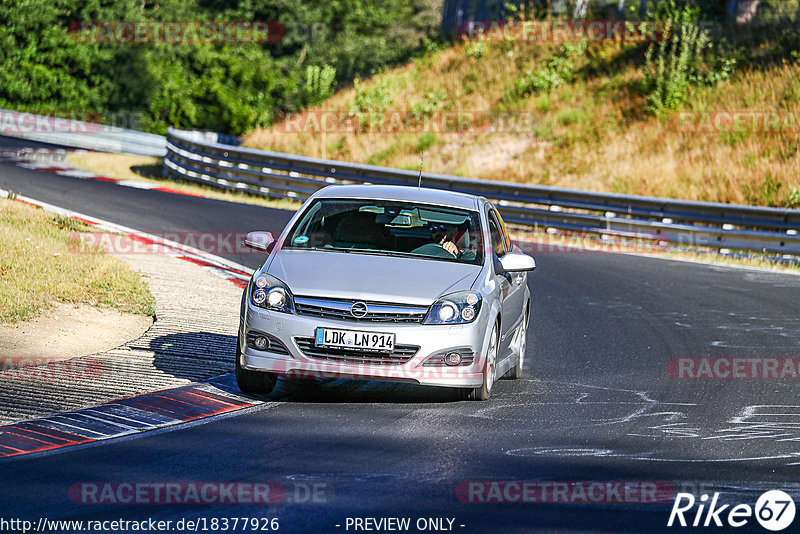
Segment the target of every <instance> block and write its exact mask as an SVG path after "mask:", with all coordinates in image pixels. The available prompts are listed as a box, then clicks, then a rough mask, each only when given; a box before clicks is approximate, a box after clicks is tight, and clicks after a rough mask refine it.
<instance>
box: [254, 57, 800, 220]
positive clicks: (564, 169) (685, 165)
mask: <svg viewBox="0 0 800 534" xmlns="http://www.w3.org/2000/svg"><path fill="white" fill-rule="evenodd" d="M626 46H627V48H626ZM475 50H476V49H475V45H474V44H467V45H464V44H457V45H454V46H452V47H450V48H447V49H445V50H442V51H440V52H438V53H436V54H434V55H432V56H428V57H426V58H423V59H421V60H418V61H417V62H416V63H412V64H408V65H405V66H402V67H399V68H396V69H393V70H391V71H388V72H385V73H382V74H380V75H377V76H375V77H374V78H372V79H370V80H369V81H367V82H364V83H363V84H362V85H363V87H366V90H367V91H371V90H375V89H376V88H382V90H383V92H384V93H386V94H388V95H389V96H388V98H387V99H386V100H387V103H386V106H387V107H388V109H389V110H392V111H393V112H396V113H397V114H399V115H400V116H404V117H405V116H408V114H409V113H411V112H412V110H413V109H414V106H417V105H420V104H422V103H423V102H425V101H426V95H429V94H431V93H432V92H434V93H435V92H438V93H440V94H443V95H445V96H446V101H445V103H444V106H445V107H446V108H448V107H449V109H451V110H466V111H470V112H476V111H477V112H480V113H482V114H485V115H486V116H488V117H497V116H498V114H501V113H504V112H509V113H516V114H517V117H518V118H519V119H520V122H519V124H528V125H529V127H528V128H526V129H524V130H523V131H512V132H508V131H505V132H502V131H501V132H495V133H486V132H474V133H443V132H432V133H413V132H401V133H382V132H360V133H353V132H344V133H341V132H327V133H326V132H319V131H315V130H312V131H310V132H308V133H286V131H285V130H286V125H285V124H277V125H275V126H274V127H272V128H269V129H262V130H258V131H254V132H252V133H251V134H250V135H249V136H248V137H247V138H246V142H245V144H246V145H247V146H251V147H258V148H264V149H268V150H275V151H280V152H289V153H294V154H302V155H307V156H313V157H323V158H332V159H342V160H349V161H356V162H363V163H373V164H378V165H386V166H390V167H397V168H404V169H415V168H417V166H418V165H419V152H420V149H421V148H425V169H426V170H427V171H429V172H439V173H448V174H457V175H462V176H472V177H478V178H488V179H497V180H511V181H519V182H526V183H533V184H544V185H555V186H562V187H571V188H577V189H588V190H595V191H612V192H619V193H630V194H641V195H655V196H664V197H673V198H684V199H692V200H707V201H717V202H735V203H745V204H763V205H776V206H783V205H795V204H800V191H797V190H798V189H800V177H798V173H799V171H800V150H799V149H798V144H799V142H800V134H798V133H780V134H764V133H761V132H750V133H743V134H737V135H731V134H723V133H716V134H687V133H681V132H680V131H679V129H678V127H677V123H676V120H667V121H661V120H658V119H655V118H651V117H648V116H647V115H646V114H645V113H644V111H643V109H644V97H643V96H642V95H641V94H640V93H639V91H638V90H637V84H638V81H639V80H640V78H641V71H640V69H639V68H638V67H637V66H636V64H635V63H634V61H632V60H631V59H630V57H631V56H635V54H636V53H637V51H636V50H632V49H631V48H630V46H629V45H618V44H603V45H591V46H590V48H589V50H588V54H586V55H585V57H582V58H580V59H579V60H577V64H576V65H575V67H576V69H577V72H578V76H577V77H576V79H575V80H574V81H572V82H568V83H566V84H564V85H562V86H560V87H557V88H556V89H554V90H553V91H552V92H551V93H550V94H549V95H548V94H542V95H529V96H527V97H522V98H509V91H511V90H512V88H513V85H514V81H515V80H516V79H518V78H519V77H521V76H523V75H524V74H525V73H529V72H535V71H536V70H537V69H539V68H541V66H542V65H543V64H544V62H545V61H547V60H548V59H549V58H551V57H552V56H553V54H554V53H556V51H557V47H556V46H555V45H550V46H542V45H541V44H535V43H522V42H500V43H496V42H495V43H485V44H484V45H483V47H482V50H481V51H482V55H481V54H480V53H476V51H475ZM638 53H640V51H639V52H638ZM597 65H601V68H597ZM602 66H604V67H602ZM798 80H800V63H799V62H798V61H796V60H795V61H793V62H791V63H789V62H784V63H783V64H773V65H771V66H768V67H763V66H762V67H761V70H744V71H741V72H739V73H737V75H736V76H735V78H734V79H733V80H731V81H729V82H725V83H722V84H720V85H718V86H717V87H715V88H713V89H702V90H699V91H696V92H695V93H694V94H693V95H692V98H691V99H690V101H689V102H688V103H687V104H686V105H685V106H684V109H685V110H694V111H708V110H727V111H742V110H752V111H773V110H780V111H783V112H788V113H791V114H792V115H793V116H794V117H795V118H796V119H797V120H798V121H800V84H798ZM355 97H356V90H355V89H354V88H349V89H345V90H343V91H340V92H339V93H337V94H336V95H334V96H333V97H331V98H330V99H329V100H328V101H326V102H325V103H324V104H322V105H321V106H320V107H318V108H315V109H312V110H309V111H307V112H305V113H306V114H313V113H318V112H320V111H323V110H324V111H330V110H338V111H347V110H349V109H351V108H352V106H353V103H354V99H355ZM303 124H305V123H303ZM793 190H794V191H797V192H796V193H795V194H794V197H792V192H793ZM790 198H793V200H790ZM797 207H800V205H798V206H797Z"/></svg>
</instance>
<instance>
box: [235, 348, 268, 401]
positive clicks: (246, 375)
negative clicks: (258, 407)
mask: <svg viewBox="0 0 800 534" xmlns="http://www.w3.org/2000/svg"><path fill="white" fill-rule="evenodd" d="M240 347H241V345H240V343H239V340H238V339H237V340H236V385H238V386H239V390H240V391H241V392H242V393H247V394H250V395H268V394H270V393H272V390H273V389H275V384H276V383H277V382H278V376H277V375H276V374H275V373H267V372H261V371H250V370H248V369H245V368H244V367H242V351H241V348H240Z"/></svg>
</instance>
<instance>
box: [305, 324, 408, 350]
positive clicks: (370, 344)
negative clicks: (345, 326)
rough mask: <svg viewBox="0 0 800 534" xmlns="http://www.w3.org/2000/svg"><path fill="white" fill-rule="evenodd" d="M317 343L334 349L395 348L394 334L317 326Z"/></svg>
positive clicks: (319, 345)
mask: <svg viewBox="0 0 800 534" xmlns="http://www.w3.org/2000/svg"><path fill="white" fill-rule="evenodd" d="M315 344H316V345H317V346H318V347H328V348H333V349H351V350H363V351H373V352H392V351H393V350H394V334H382V333H380V332H362V331H359V330H339V329H337V328H317V330H316V339H315Z"/></svg>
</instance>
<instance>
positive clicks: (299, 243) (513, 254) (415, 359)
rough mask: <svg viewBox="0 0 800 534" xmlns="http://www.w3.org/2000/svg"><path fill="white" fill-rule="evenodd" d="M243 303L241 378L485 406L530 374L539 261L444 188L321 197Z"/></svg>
mask: <svg viewBox="0 0 800 534" xmlns="http://www.w3.org/2000/svg"><path fill="white" fill-rule="evenodd" d="M245 244H246V245H248V246H250V247H252V248H255V249H258V250H264V251H266V252H268V254H269V255H268V257H267V260H266V261H265V262H264V264H263V266H262V267H261V268H260V269H259V270H258V271H256V272H255V274H253V277H252V280H251V281H250V284H249V285H248V287H247V288H246V289H245V291H244V295H243V297H242V307H241V317H240V324H239V340H238V347H237V355H236V379H237V382H238V385H239V388H240V389H241V390H242V391H243V392H245V393H269V392H270V391H271V390H272V389H273V388H274V386H275V383H276V380H277V376H278V375H284V376H286V377H288V378H303V377H319V376H323V377H336V378H355V379H367V380H381V381H403V382H408V383H413V384H420V385H425V386H446V387H451V388H459V390H460V392H461V393H462V395H463V398H470V399H478V400H485V399H488V398H489V397H490V395H491V394H492V388H493V387H494V384H495V382H496V380H497V379H498V378H500V377H502V376H504V375H508V376H509V377H510V378H520V377H521V376H522V366H523V364H524V358H525V340H526V331H527V326H528V318H529V317H530V311H531V296H530V290H529V289H528V284H527V271H532V270H533V269H535V268H536V263H535V262H534V260H533V258H531V257H530V256H527V255H525V254H523V253H522V252H520V250H519V248H518V247H517V246H515V245H513V244H512V243H511V241H510V239H509V237H508V232H507V230H506V227H505V224H504V223H503V220H502V218H501V217H500V214H499V213H498V212H497V209H495V207H494V206H493V205H492V204H491V203H490V202H489V201H487V200H486V199H485V198H482V197H476V196H472V195H465V194H460V193H453V192H449V191H441V190H435V189H425V188H421V189H420V188H415V187H403V186H378V185H346V186H330V187H326V188H325V189H322V190H321V191H319V192H317V193H316V194H314V195H313V196H311V197H310V198H309V199H308V201H306V203H305V204H304V205H303V207H302V208H301V209H300V210H299V211H298V212H297V213H296V214H295V215H294V217H293V218H292V219H291V221H290V222H289V224H288V225H287V226H286V229H285V230H284V231H283V233H282V234H281V235H280V237H278V238H277V239H273V236H272V234H270V233H269V232H251V233H250V234H248V236H247V238H246V239H245Z"/></svg>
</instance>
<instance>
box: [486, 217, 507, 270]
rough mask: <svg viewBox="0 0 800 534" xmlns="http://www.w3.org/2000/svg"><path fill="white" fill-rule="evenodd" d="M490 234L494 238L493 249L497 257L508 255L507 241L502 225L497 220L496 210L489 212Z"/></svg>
mask: <svg viewBox="0 0 800 534" xmlns="http://www.w3.org/2000/svg"><path fill="white" fill-rule="evenodd" d="M488 219H489V234H491V238H492V248H493V249H494V253H495V254H497V257H498V258H499V257H502V256H503V255H504V254H505V253H506V250H507V249H506V239H505V237H504V235H503V229H502V225H501V223H500V221H499V219H498V218H497V213H495V211H494V210H491V209H490V210H489V217H488Z"/></svg>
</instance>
